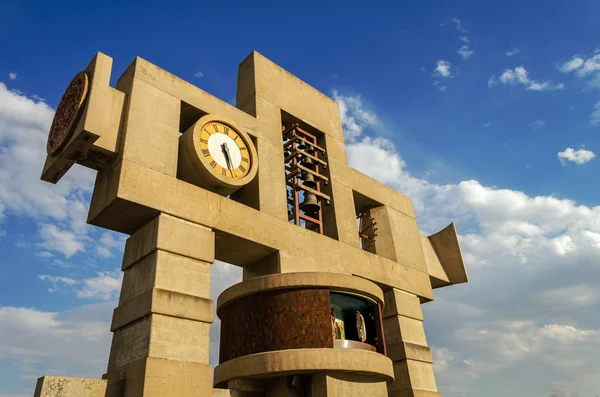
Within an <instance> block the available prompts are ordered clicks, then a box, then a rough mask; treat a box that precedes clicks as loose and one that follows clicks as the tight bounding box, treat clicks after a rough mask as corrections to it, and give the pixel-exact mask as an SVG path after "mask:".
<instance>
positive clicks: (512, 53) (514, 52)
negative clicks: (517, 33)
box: [506, 48, 521, 57]
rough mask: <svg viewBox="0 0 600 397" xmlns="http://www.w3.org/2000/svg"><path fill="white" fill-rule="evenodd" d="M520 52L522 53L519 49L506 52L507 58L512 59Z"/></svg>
mask: <svg viewBox="0 0 600 397" xmlns="http://www.w3.org/2000/svg"><path fill="white" fill-rule="evenodd" d="M519 52H521V50H519V49H518V48H515V49H514V50H508V51H506V56H507V57H512V56H513V55H517V54H518V53H519Z"/></svg>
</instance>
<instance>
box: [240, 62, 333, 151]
mask: <svg viewBox="0 0 600 397" xmlns="http://www.w3.org/2000/svg"><path fill="white" fill-rule="evenodd" d="M248 64H251V65H248ZM238 84H239V85H240V86H241V87H242V88H241V91H242V92H240V93H239V94H238V103H240V105H241V106H243V103H244V102H246V101H247V100H249V98H250V96H251V95H253V93H252V89H251V88H250V87H252V86H254V95H257V96H258V97H260V98H262V99H264V100H265V101H268V102H270V103H272V104H274V105H276V106H277V107H279V108H281V109H284V110H285V111H286V112H288V113H290V114H292V115H293V116H295V117H297V118H299V119H302V120H303V121H305V122H306V123H308V124H310V125H312V126H313V127H315V128H317V129H318V130H320V131H322V132H323V133H325V134H328V135H331V136H333V137H334V138H336V139H338V140H340V141H343V139H344V132H343V130H342V122H341V118H340V113H339V108H338V105H337V103H336V102H335V101H334V100H333V99H331V98H329V97H327V96H325V95H324V94H322V93H321V92H319V91H317V90H316V89H314V88H313V87H311V86H309V85H308V84H306V83H305V82H303V81H302V80H300V79H298V78H297V77H295V76H294V75H292V74H291V73H289V72H287V71H285V70H283V69H282V68H281V67H279V66H278V65H276V64H274V63H273V62H271V61H270V60H268V59H267V58H265V57H264V56H262V55H260V54H259V53H257V52H256V51H254V52H252V53H251V54H250V55H249V56H248V57H247V58H246V59H245V60H244V61H243V62H242V64H241V65H240V69H239V74H238ZM244 96H246V98H243V97H244ZM257 116H260V114H257Z"/></svg>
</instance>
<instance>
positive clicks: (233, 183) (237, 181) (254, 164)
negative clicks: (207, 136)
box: [189, 114, 258, 187]
mask: <svg viewBox="0 0 600 397" xmlns="http://www.w3.org/2000/svg"><path fill="white" fill-rule="evenodd" d="M210 122H218V123H220V124H224V125H226V126H229V127H230V128H231V129H233V130H234V131H235V132H236V133H237V134H238V135H239V136H240V138H241V139H242V140H243V141H244V144H245V146H246V147H247V148H248V152H249V155H250V159H249V160H250V168H249V169H248V172H247V173H246V174H245V175H244V176H243V177H241V178H231V177H229V176H223V175H222V174H221V173H220V172H217V171H216V170H215V169H214V168H213V167H212V166H211V165H210V163H209V162H208V161H207V157H205V156H204V155H203V154H202V148H201V146H200V135H201V132H202V129H203V127H204V126H205V125H206V124H208V123H210ZM190 132H191V134H190V137H189V139H192V141H193V142H192V147H193V148H194V151H195V157H196V159H197V160H198V162H197V163H199V164H201V165H202V169H201V170H198V171H200V172H202V173H206V172H208V174H209V175H210V176H211V177H212V179H213V180H214V181H216V182H218V183H219V184H222V185H224V186H229V187H242V186H244V185H246V184H248V183H250V182H251V181H252V180H253V179H254V177H255V176H256V174H257V171H258V155H257V151H256V148H255V146H254V143H253V142H252V139H251V138H250V136H249V135H248V134H247V133H245V132H244V131H243V130H242V129H241V128H240V127H239V126H238V125H237V124H236V123H235V122H234V121H232V120H231V119H229V118H228V117H225V116H221V115H218V114H208V115H206V116H203V117H201V118H200V119H199V120H198V121H196V123H194V125H193V127H192V131H190Z"/></svg>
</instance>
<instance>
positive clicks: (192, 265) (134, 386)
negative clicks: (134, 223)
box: [105, 214, 215, 397]
mask: <svg viewBox="0 0 600 397" xmlns="http://www.w3.org/2000/svg"><path fill="white" fill-rule="evenodd" d="M214 238H215V237H214V233H213V232H212V231H211V230H210V229H208V228H206V227H203V226H201V225H198V224H195V223H191V222H188V221H184V220H182V219H179V218H175V217H172V216H169V215H166V214H161V215H159V216H158V217H156V218H155V219H153V220H152V221H150V222H149V223H148V224H147V225H145V226H143V227H142V228H140V229H139V230H138V231H136V232H135V233H134V234H132V235H131V237H129V239H128V240H127V244H126V246H125V254H124V257H123V266H122V269H123V271H124V272H125V274H124V278H123V285H122V288H121V296H120V299H119V306H118V307H117V308H116V309H115V311H114V314H113V321H112V326H111V330H112V331H113V333H114V334H113V341H112V346H111V350H110V357H109V363H108V371H107V374H106V376H105V377H106V378H107V379H108V387H107V395H106V397H142V396H143V397H154V396H156V397H158V396H198V397H200V396H207V395H211V393H212V367H211V366H210V365H209V364H208V362H209V361H208V360H209V345H210V342H209V341H210V338H209V326H210V324H211V323H212V321H213V312H214V310H213V302H212V301H211V300H210V264H211V263H212V262H213V261H214Z"/></svg>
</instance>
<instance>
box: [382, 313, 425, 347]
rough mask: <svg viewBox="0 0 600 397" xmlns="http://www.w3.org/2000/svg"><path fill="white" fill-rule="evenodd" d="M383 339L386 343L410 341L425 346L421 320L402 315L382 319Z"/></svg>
mask: <svg viewBox="0 0 600 397" xmlns="http://www.w3.org/2000/svg"><path fill="white" fill-rule="evenodd" d="M383 327H384V331H385V340H386V342H387V343H395V342H410V343H414V344H417V345H423V346H427V339H426V338H425V329H424V328H423V321H421V320H415V319H414V318H410V317H404V316H394V317H386V318H384V319H383Z"/></svg>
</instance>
